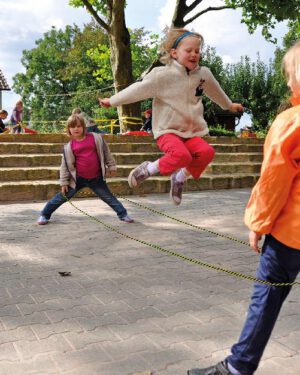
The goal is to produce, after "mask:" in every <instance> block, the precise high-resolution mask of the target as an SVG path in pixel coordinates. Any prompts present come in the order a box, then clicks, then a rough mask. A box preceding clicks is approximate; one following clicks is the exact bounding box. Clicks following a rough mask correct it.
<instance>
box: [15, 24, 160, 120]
mask: <svg viewBox="0 0 300 375" xmlns="http://www.w3.org/2000/svg"><path fill="white" fill-rule="evenodd" d="M131 39H132V58H133V61H136V62H137V63H136V64H135V69H134V74H135V77H136V78H137V77H139V76H140V75H141V74H142V72H143V71H144V70H145V69H146V67H147V65H148V64H149V62H150V61H151V60H152V59H153V57H154V56H155V55H156V50H157V40H158V36H157V35H155V34H150V33H149V32H147V31H145V30H144V29H137V30H133V31H132V32H131ZM22 63H23V66H24V67H25V73H19V74H17V75H16V76H15V77H14V89H15V91H16V92H17V93H19V94H20V95H21V96H22V97H23V98H24V101H25V104H26V107H28V106H30V107H31V108H32V110H33V112H32V113H33V114H32V118H31V119H32V120H59V119H63V120H64V119H66V117H68V116H69V115H70V113H71V111H72V109H73V108H74V107H80V108H81V109H82V110H83V111H85V112H87V113H88V114H90V115H91V116H97V117H99V116H101V117H103V115H105V116H107V117H108V118H116V116H117V113H116V110H115V109H114V108H111V109H110V110H108V111H107V110H105V109H100V108H99V105H98V102H97V97H98V96H99V95H100V94H101V95H103V96H104V95H105V96H110V95H111V94H112V92H113V91H114V88H113V74H112V68H111V64H110V52H109V45H108V40H107V37H106V35H105V34H104V33H103V31H102V30H101V29H100V27H99V26H98V25H96V24H95V22H91V23H89V24H88V25H85V27H84V28H83V30H82V31H81V30H80V29H79V28H78V27H77V26H74V27H71V26H67V27H66V29H65V30H56V29H55V28H52V29H51V31H49V32H47V33H45V34H44V36H43V38H41V39H39V40H38V41H36V47H35V48H33V49H32V50H29V51H24V52H23V57H22Z"/></svg>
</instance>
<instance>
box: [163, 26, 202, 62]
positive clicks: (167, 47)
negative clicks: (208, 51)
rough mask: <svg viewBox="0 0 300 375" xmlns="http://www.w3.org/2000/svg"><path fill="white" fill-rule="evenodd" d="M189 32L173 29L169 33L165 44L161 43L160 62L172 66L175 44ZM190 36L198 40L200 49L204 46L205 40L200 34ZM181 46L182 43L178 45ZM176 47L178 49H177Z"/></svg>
mask: <svg viewBox="0 0 300 375" xmlns="http://www.w3.org/2000/svg"><path fill="white" fill-rule="evenodd" d="M187 32H189V30H187V29H178V28H171V29H169V31H168V32H167V34H166V36H165V38H164V40H163V42H162V43H161V45H160V47H159V53H160V55H161V58H160V61H161V62H162V63H163V64H170V62H171V61H172V57H171V55H170V52H171V49H172V48H174V44H175V42H176V40H177V39H178V38H180V36H181V35H183V34H185V33H187ZM189 36H193V37H195V38H198V39H199V41H200V48H201V47H202V46H203V43H204V39H203V36H202V35H201V34H199V33H195V32H193V31H192V32H191V34H190V35H189ZM179 44H180V42H179V43H178V44H177V46H178V45H179ZM177 46H176V47H177Z"/></svg>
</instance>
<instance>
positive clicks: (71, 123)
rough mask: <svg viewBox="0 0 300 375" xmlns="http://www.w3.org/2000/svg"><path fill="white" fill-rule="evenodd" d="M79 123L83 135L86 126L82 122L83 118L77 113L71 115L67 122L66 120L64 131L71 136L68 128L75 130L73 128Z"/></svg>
mask: <svg viewBox="0 0 300 375" xmlns="http://www.w3.org/2000/svg"><path fill="white" fill-rule="evenodd" d="M78 123H80V125H81V126H82V127H83V134H85V133H86V125H85V121H84V118H83V116H82V115H81V114H79V113H74V114H73V115H71V116H70V117H69V118H68V120H67V124H66V131H67V134H69V135H71V133H70V128H75V126H76V125H77V124H78Z"/></svg>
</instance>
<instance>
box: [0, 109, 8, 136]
mask: <svg viewBox="0 0 300 375" xmlns="http://www.w3.org/2000/svg"><path fill="white" fill-rule="evenodd" d="M7 115H8V113H7V111H5V109H1V110H0V133H3V132H4V131H5V124H4V122H3V120H5V119H6V118H7Z"/></svg>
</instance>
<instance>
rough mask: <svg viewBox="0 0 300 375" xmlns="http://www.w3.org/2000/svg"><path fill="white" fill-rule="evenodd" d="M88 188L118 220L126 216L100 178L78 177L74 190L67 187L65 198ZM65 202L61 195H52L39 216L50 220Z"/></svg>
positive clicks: (118, 202)
mask: <svg viewBox="0 0 300 375" xmlns="http://www.w3.org/2000/svg"><path fill="white" fill-rule="evenodd" d="M85 187H89V188H90V189H91V190H93V192H94V193H95V194H97V195H98V197H99V198H100V199H102V200H103V202H105V203H106V204H108V205H109V206H110V207H111V208H112V209H113V210H114V211H115V212H116V213H117V215H118V217H119V219H121V218H123V217H124V216H126V215H127V211H126V209H125V207H124V206H123V205H122V203H121V202H120V201H118V199H117V198H116V197H115V196H114V195H113V194H112V193H111V192H110V190H109V189H108V186H107V185H106V182H105V181H104V180H103V178H102V177H97V178H91V179H87V178H83V177H80V176H78V177H77V180H76V188H75V189H73V188H71V187H69V191H68V192H67V193H66V197H67V198H68V199H71V198H72V197H73V196H74V195H75V194H76V193H77V191H79V190H80V189H82V188H85ZM65 202H66V199H65V197H64V196H63V194H62V193H57V194H56V195H54V197H53V198H51V199H50V200H49V202H47V204H46V206H45V207H44V209H43V211H42V212H41V215H43V216H45V217H46V219H48V220H49V219H50V217H51V215H52V214H53V212H54V211H55V210H57V209H58V207H60V206H61V205H62V204H63V203H65Z"/></svg>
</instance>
